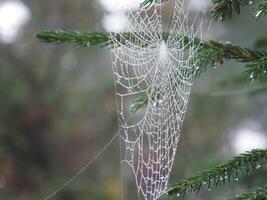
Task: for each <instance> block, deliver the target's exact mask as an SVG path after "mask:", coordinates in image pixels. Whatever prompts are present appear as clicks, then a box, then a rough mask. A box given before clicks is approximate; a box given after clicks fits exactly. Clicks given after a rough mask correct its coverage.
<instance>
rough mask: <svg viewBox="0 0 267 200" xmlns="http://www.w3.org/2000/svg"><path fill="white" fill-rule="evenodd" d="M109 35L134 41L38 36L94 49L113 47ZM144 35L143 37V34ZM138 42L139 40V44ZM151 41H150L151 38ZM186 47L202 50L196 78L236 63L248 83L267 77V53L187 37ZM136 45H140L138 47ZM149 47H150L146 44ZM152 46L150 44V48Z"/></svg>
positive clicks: (57, 33) (137, 104)
mask: <svg viewBox="0 0 267 200" xmlns="http://www.w3.org/2000/svg"><path fill="white" fill-rule="evenodd" d="M109 34H112V35H113V37H115V38H116V39H117V40H119V41H120V42H121V43H122V44H125V42H126V41H127V40H128V39H129V38H130V37H133V35H131V33H121V34H116V33H101V32H95V33H87V32H77V31H75V32H74V31H70V32H65V31H46V32H40V33H38V34H37V38H39V39H40V40H41V41H43V42H48V43H54V44H60V43H72V44H74V45H76V46H85V47H88V46H93V45H99V46H101V47H105V46H111V47H113V43H112V41H111V40H110V39H109ZM139 34H140V33H139ZM162 37H163V39H164V40H165V41H167V39H168V37H170V33H166V32H165V33H163V35H162ZM175 37H176V38H177V39H176V40H181V37H182V36H180V35H177V36H175ZM137 41H138V40H137ZM147 41H149V37H147ZM183 43H185V44H186V45H193V46H195V47H200V48H199V49H198V51H197V57H198V62H199V63H198V66H197V68H196V76H199V75H200V74H201V73H203V72H206V71H207V70H209V69H214V68H216V66H217V65H222V64H223V63H224V61H225V60H235V61H237V62H242V63H244V66H245V71H244V77H245V78H246V79H247V80H263V79H265V78H266V77H267V73H266V69H267V52H266V51H264V50H252V49H249V48H243V47H239V46H237V45H234V44H231V43H229V42H216V41H212V40H210V41H202V40H200V39H199V38H195V39H194V40H193V42H191V40H190V38H189V37H183ZM136 45H139V44H138V43H137V44H136ZM145 45H146V44H145ZM147 45H148V44H147ZM146 98H147V95H143V96H141V97H140V98H138V99H137V101H135V102H133V104H132V107H131V108H132V111H134V112H136V111H137V110H139V109H141V108H143V107H145V106H146V105H147V102H148V101H147V99H146Z"/></svg>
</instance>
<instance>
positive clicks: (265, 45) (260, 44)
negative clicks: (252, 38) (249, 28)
mask: <svg viewBox="0 0 267 200" xmlns="http://www.w3.org/2000/svg"><path fill="white" fill-rule="evenodd" d="M254 48H257V49H267V37H261V38H259V39H257V40H256V42H255V43H254Z"/></svg>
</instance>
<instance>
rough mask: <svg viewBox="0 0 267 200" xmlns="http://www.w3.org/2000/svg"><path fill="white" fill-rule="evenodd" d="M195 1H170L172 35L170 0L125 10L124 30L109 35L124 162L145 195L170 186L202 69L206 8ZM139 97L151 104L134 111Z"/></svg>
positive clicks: (150, 196) (156, 194)
mask: <svg viewBox="0 0 267 200" xmlns="http://www.w3.org/2000/svg"><path fill="white" fill-rule="evenodd" d="M189 2H190V1H184V0H174V1H173V2H171V3H170V4H168V6H169V8H171V9H172V11H173V12H172V16H171V22H170V23H169V28H168V29H167V31H168V34H167V33H166V32H164V28H163V24H164V22H163V21H164V20H163V17H162V13H163V11H162V10H163V9H164V4H157V5H153V6H150V7H144V6H143V7H140V8H139V9H137V10H128V11H127V12H124V13H123V14H122V15H121V17H122V18H123V21H124V22H125V23H126V26H125V30H124V33H110V34H109V37H110V39H111V40H112V47H113V48H112V50H111V51H112V61H113V71H114V79H115V87H116V97H117V109H118V119H119V124H120V126H121V128H122V131H121V134H120V141H121V162H122V163H123V164H126V165H127V166H128V167H129V168H130V169H131V171H132V173H133V175H134V177H135V182H136V186H137V191H138V195H139V197H140V198H141V199H145V200H156V199H158V198H159V197H160V196H161V195H162V194H164V193H165V192H166V190H167V186H168V180H169V177H170V173H171V169H172V167H173V163H174V159H175V154H176V150H177V144H178V141H179V137H180V131H181V127H182V124H183V120H184V116H185V113H186V110H187V104H188V100H189V96H190V92H191V86H192V85H193V79H194V75H195V70H196V68H197V63H198V57H197V56H196V51H198V49H199V48H200V47H199V45H198V44H199V43H197V42H196V39H195V38H196V37H198V38H202V29H203V26H202V24H203V19H204V12H202V11H199V10H194V11H192V10H191V9H190V8H192V7H193V6H196V5H195V2H194V1H191V3H189ZM122 3H123V1H122ZM165 6H166V5H165ZM125 32H126V33H125ZM138 98H142V99H144V100H143V103H144V104H146V105H145V106H144V108H143V109H141V110H139V111H137V112H136V113H133V112H131V103H132V102H134V101H135V100H136V99H138Z"/></svg>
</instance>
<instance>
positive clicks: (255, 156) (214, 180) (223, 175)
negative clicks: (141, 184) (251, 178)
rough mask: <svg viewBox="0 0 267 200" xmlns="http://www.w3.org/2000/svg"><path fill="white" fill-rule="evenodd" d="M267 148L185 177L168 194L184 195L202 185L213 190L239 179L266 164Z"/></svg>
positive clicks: (195, 191)
mask: <svg viewBox="0 0 267 200" xmlns="http://www.w3.org/2000/svg"><path fill="white" fill-rule="evenodd" d="M266 163H267V149H265V150H261V149H256V150H252V151H250V152H246V153H244V154H241V155H238V156H236V157H234V158H233V159H232V160H230V161H228V162H226V163H225V164H222V165H219V166H217V167H214V168H212V169H209V170H207V171H204V172H202V173H200V174H199V175H197V176H193V177H190V178H186V179H183V180H181V181H179V182H178V183H176V184H174V185H172V186H171V187H170V189H169V190H168V192H167V194H168V195H169V196H172V197H177V198H179V197H183V196H184V195H185V194H187V193H196V194H197V193H198V192H199V191H200V189H201V188H202V187H206V188H207V189H208V190H211V189H212V188H214V187H218V186H223V185H225V184H226V183H230V182H233V181H237V180H238V177H239V176H241V175H248V174H251V173H253V172H254V171H256V170H257V169H259V168H260V167H262V166H263V165H266Z"/></svg>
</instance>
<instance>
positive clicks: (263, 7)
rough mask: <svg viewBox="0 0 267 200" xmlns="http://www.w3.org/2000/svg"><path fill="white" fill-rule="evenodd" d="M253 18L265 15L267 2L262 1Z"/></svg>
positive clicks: (265, 0)
mask: <svg viewBox="0 0 267 200" xmlns="http://www.w3.org/2000/svg"><path fill="white" fill-rule="evenodd" d="M254 14H255V17H257V18H258V17H261V16H264V15H267V0H264V2H262V3H261V4H259V5H258V7H257V9H256V10H255V11H254Z"/></svg>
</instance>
